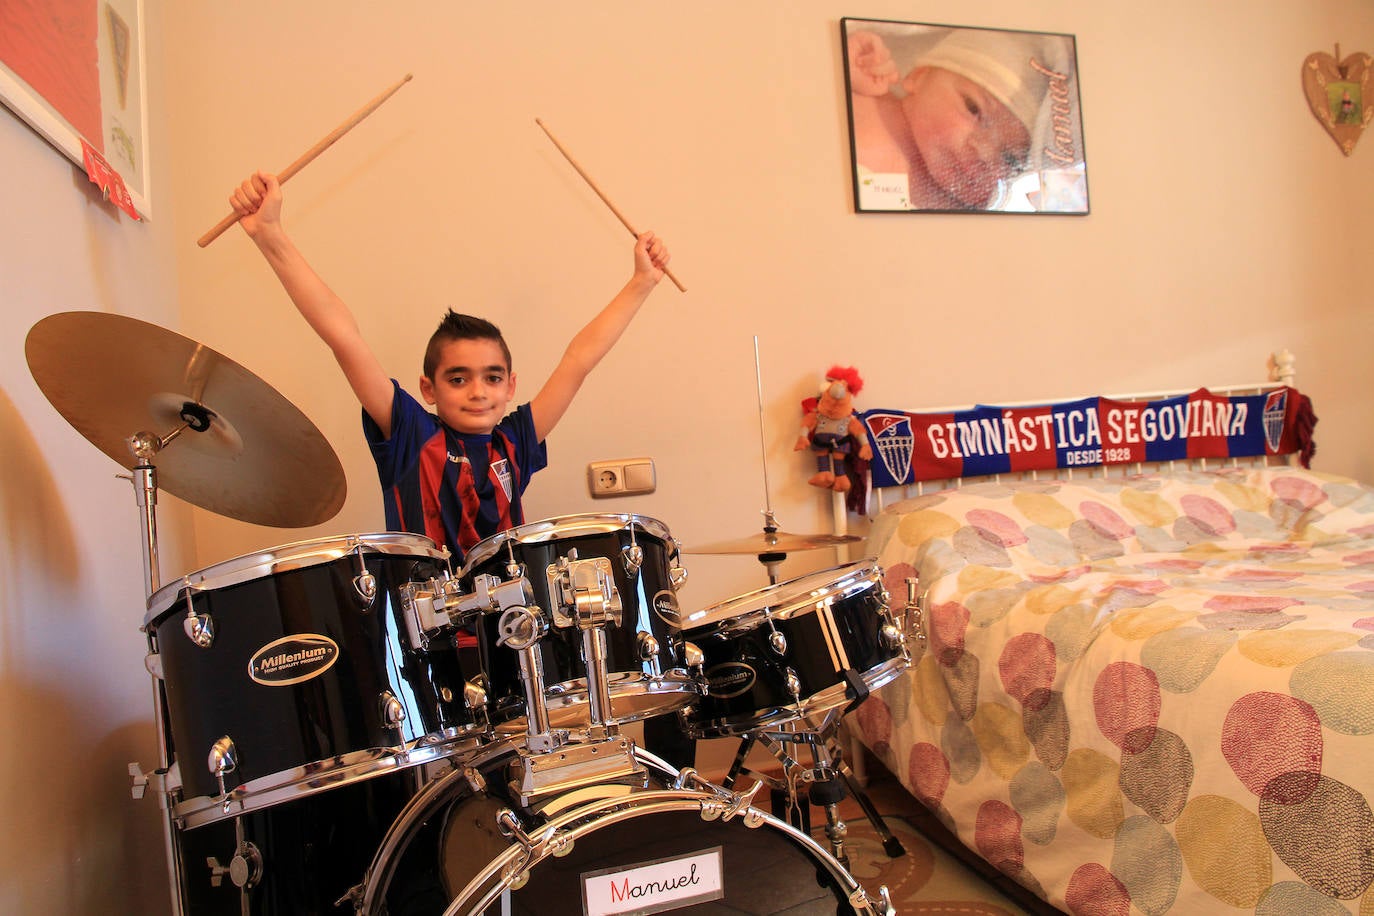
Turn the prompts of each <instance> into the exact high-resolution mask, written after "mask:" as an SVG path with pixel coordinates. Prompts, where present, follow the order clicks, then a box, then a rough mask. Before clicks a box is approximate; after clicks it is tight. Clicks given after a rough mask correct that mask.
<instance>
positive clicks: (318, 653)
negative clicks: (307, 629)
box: [248, 633, 339, 687]
mask: <svg viewBox="0 0 1374 916" xmlns="http://www.w3.org/2000/svg"><path fill="white" fill-rule="evenodd" d="M338 658H339V645H338V643H336V642H334V640H332V639H330V638H329V637H328V636H321V635H319V634H318V633H301V634H297V635H295V636H286V637H283V638H281V639H276V640H273V641H272V642H269V643H268V644H267V645H265V646H263V647H262V648H261V649H259V650H258V651H256V652H254V653H253V657H252V658H250V659H249V660H248V676H249V677H250V678H252V679H253V681H254V682H256V683H258V684H262V685H263V686H266V687H286V686H288V685H290V684H299V683H301V682H302V681H308V680H310V679H311V678H314V677H319V676H320V675H321V674H324V673H325V672H326V671H328V670H329V669H330V667H332V666H333V664H334V662H335V661H337V660H338Z"/></svg>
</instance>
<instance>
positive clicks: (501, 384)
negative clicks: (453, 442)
mask: <svg viewBox="0 0 1374 916" xmlns="http://www.w3.org/2000/svg"><path fill="white" fill-rule="evenodd" d="M420 393H421V394H423V395H424V397H425V401H426V403H429V404H432V405H434V408H435V410H436V411H437V412H438V414H439V419H441V420H443V421H444V422H445V423H447V424H448V425H449V426H451V427H452V428H454V429H456V430H457V431H458V432H460V433H481V434H485V433H490V432H491V431H492V430H493V429H495V428H496V424H497V423H500V422H501V418H502V417H504V416H505V415H506V405H507V404H509V403H510V399H511V398H512V397H513V396H514V395H515V375H514V374H513V373H512V372H511V371H510V366H509V365H508V364H507V363H506V357H505V354H504V353H502V352H501V345H500V344H498V343H497V342H496V341H494V340H487V339H480V340H450V341H448V342H447V343H445V344H444V345H443V346H442V347H441V348H440V350H439V361H438V364H437V368H436V369H435V370H434V378H432V379H430V378H425V377H424V376H421V377H420Z"/></svg>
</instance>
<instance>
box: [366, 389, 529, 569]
mask: <svg viewBox="0 0 1374 916" xmlns="http://www.w3.org/2000/svg"><path fill="white" fill-rule="evenodd" d="M392 384H393V385H394V386H395V389H396V392H395V396H394V398H393V399H392V405H391V437H390V438H389V439H388V438H383V437H382V435H381V430H380V429H379V428H378V426H377V424H376V423H374V422H373V421H372V418H371V417H369V416H368V415H367V412H366V411H364V412H363V432H364V434H365V435H366V437H367V442H368V446H369V447H370V448H371V450H372V459H373V460H374V461H375V462H376V464H377V476H378V479H379V481H380V483H381V486H382V501H383V504H384V508H385V511H386V526H387V528H388V529H389V530H392V531H408V532H411V533H412V534H421V535H424V536H425V537H428V538H429V539H430V540H432V541H434V543H436V544H438V545H439V546H441V547H443V546H447V547H448V549H449V550H450V551H451V552H452V554H453V561H452V562H453V565H454V568H455V569H457V568H458V567H460V566H461V565H462V563H463V557H464V556H465V554H466V553H467V551H468V550H470V549H471V548H472V547H473V545H475V544H477V543H478V542H479V541H481V540H482V539H483V538H486V537H490V536H491V535H493V534H496V533H497V532H499V531H505V530H507V529H508V528H513V527H515V526H517V525H521V524H524V521H525V518H524V511H523V509H522V507H521V496H522V494H523V493H524V492H525V487H526V486H528V485H529V479H530V477H531V475H533V474H534V473H535V472H536V471H539V470H541V469H543V468H544V467H545V466H547V464H548V450H547V446H546V445H545V444H544V443H543V442H539V441H537V439H536V438H535V432H534V417H533V414H532V413H531V411H530V406H529V404H522V405H520V406H519V407H517V408H516V409H515V410H514V411H513V412H512V413H510V414H508V415H507V416H506V417H505V418H504V419H503V420H502V421H501V422H500V423H499V424H498V425H497V427H496V429H495V430H493V431H492V433H491V434H490V435H473V434H468V433H460V432H457V431H455V430H453V429H450V428H449V427H448V426H445V425H444V423H443V422H442V421H441V420H440V419H439V418H438V417H437V416H435V415H434V414H432V413H430V412H429V411H428V410H426V409H425V408H424V407H423V406H422V405H421V404H420V402H419V401H417V400H415V398H413V397H412V396H411V395H410V394H408V393H407V392H406V391H404V390H403V389H402V388H401V386H400V384H399V383H397V382H396V381H395V380H394V379H393V380H392Z"/></svg>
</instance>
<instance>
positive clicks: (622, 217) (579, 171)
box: [534, 118, 687, 293]
mask: <svg viewBox="0 0 1374 916" xmlns="http://www.w3.org/2000/svg"><path fill="white" fill-rule="evenodd" d="M534 123H536V124H538V125H539V127H540V129H541V130H543V131H544V133H546V134H548V137H549V139H550V140H552V141H553V145H554V146H556V147H558V151H559V152H560V153H562V154H563V158H564V159H566V160H568V164H569V165H571V166H572V167H573V168H574V169H576V170H577V174H579V175H581V176H582V180H583V181H585V182H586V183H587V184H588V185H589V186H590V187H591V189H592V190H593V191H595V192H596V196H597V197H600V198H601V202H602V203H604V204H605V205H606V206H608V207H610V208H611V212H612V213H614V214H615V215H616V218H617V219H619V220H620V222H621V223H622V224H624V226H625V228H626V229H629V230H630V235H633V236H634V237H635V238H639V233H638V232H637V231H636V230H635V227H634V226H632V225H630V221H629V220H628V219H626V218H625V214H623V213H621V212H620V210H619V209H618V208H617V207H616V205H615V204H613V203H611V199H610V198H609V197H607V196H606V195H605V193H604V192H602V190H601V189H600V188H599V187H597V186H596V182H595V181H592V176H590V175H588V174H587V173H586V171H584V170H583V168H582V166H580V165H578V164H577V160H576V159H574V158H573V157H572V154H571V153H569V152H568V151H567V150H566V149H564V148H563V144H561V143H559V142H558V138H557V137H555V136H554V135H553V131H551V130H549V129H548V127H546V126H545V125H544V122H543V121H541V120H539V119H538V118H535V119H534ZM663 275H664V276H666V277H667V278H668V279H669V280H672V281H673V285H674V286H676V287H677V288H678V291H679V292H684V293H685V292H687V287H685V286H683V285H682V281H681V280H679V279H678V278H677V277H675V276H673V272H672V271H671V270H668V269H667V268H666V267H665V268H664V269H663Z"/></svg>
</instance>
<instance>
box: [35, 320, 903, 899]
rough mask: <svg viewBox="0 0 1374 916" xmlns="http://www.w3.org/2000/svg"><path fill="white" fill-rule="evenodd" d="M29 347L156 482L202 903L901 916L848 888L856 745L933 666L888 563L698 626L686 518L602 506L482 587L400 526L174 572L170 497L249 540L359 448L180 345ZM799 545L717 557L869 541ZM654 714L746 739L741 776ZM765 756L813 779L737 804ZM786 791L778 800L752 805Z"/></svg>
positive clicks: (566, 521)
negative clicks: (886, 580)
mask: <svg viewBox="0 0 1374 916" xmlns="http://www.w3.org/2000/svg"><path fill="white" fill-rule="evenodd" d="M26 355H27V358H28V362H29V366H30V370H31V372H32V374H33V376H34V378H35V379H36V381H37V382H38V384H39V387H40V388H41V389H42V390H43V392H44V394H45V395H46V396H47V397H48V399H49V401H51V402H52V404H53V406H54V407H55V408H56V409H57V410H58V412H59V413H61V414H62V415H63V416H64V417H65V418H66V419H67V420H68V421H69V422H70V423H71V424H72V425H73V426H74V427H75V428H76V429H77V431H78V432H80V433H81V434H82V435H84V436H85V437H86V438H87V439H89V440H90V441H91V442H92V443H93V444H95V445H96V446H97V447H99V448H100V449H101V450H102V451H104V452H105V453H106V454H107V455H109V456H110V457H111V458H113V459H115V460H116V461H117V462H119V463H120V464H121V465H123V466H124V467H125V468H126V469H127V470H129V471H130V472H131V473H130V475H129V478H130V479H131V480H132V482H133V485H134V491H135V496H136V502H137V505H138V507H139V510H140V519H141V523H142V535H143V537H142V541H143V543H142V547H143V555H144V573H145V579H146V584H147V609H146V615H145V616H144V618H143V624H142V629H143V632H144V633H145V635H146V637H147V645H148V654H147V657H146V660H145V664H146V667H147V669H148V671H149V673H150V675H151V682H152V686H153V711H154V724H155V728H156V733H157V737H158V755H159V760H158V765H157V766H156V767H155V768H154V769H152V770H151V771H149V772H144V771H143V768H142V767H141V766H139V765H138V764H131V765H130V775H131V776H132V777H133V782H134V786H133V791H134V796H135V797H136V798H138V797H143V796H144V795H145V794H151V795H152V796H153V797H154V798H156V799H158V800H159V803H160V808H161V812H162V815H163V826H164V831H163V832H164V839H165V845H166V852H167V855H168V865H169V877H170V882H171V896H172V904H173V912H174V913H177V914H180V913H197V914H199V913H208V914H221V913H223V914H229V913H235V914H261V916H268V914H271V916H275V914H286V913H291V914H302V913H346V912H350V911H352V912H354V913H358V914H381V913H386V914H391V916H400V914H441V913H442V914H459V913H469V914H471V913H482V914H486V913H491V914H495V913H529V914H533V913H539V914H557V913H577V914H612V913H632V912H633V913H645V912H663V911H668V910H677V909H682V910H683V911H684V912H702V913H706V912H730V913H755V914H765V913H767V914H772V913H783V912H786V913H803V912H805V913H822V912H825V913H853V914H871V916H891V914H893V913H894V912H895V911H894V910H893V909H892V905H891V902H890V901H889V900H888V896H887V891H886V889H885V888H883V889H881V890H880V891H879V892H878V893H876V894H870V893H869V892H868V891H866V890H865V889H864V888H863V887H862V886H861V885H860V884H859V882H858V881H857V880H856V879H855V878H854V876H853V875H852V874H851V873H850V871H849V869H848V863H847V856H846V854H845V851H844V845H843V836H844V832H843V828H844V825H843V822H842V821H840V820H839V818H838V816H837V815H836V814H835V804H836V803H837V802H838V801H839V798H840V796H842V794H843V790H842V789H841V788H839V786H840V783H841V782H847V783H848V784H849V786H850V788H851V789H852V790H853V791H854V792H855V794H856V796H857V797H858V798H859V800H860V802H861V804H862V805H863V807H864V810H865V813H867V814H869V816H870V817H872V818H873V819H874V822H875V824H877V825H879V826H880V827H881V820H880V819H878V818H877V817H876V814H875V813H874V812H873V811H872V810H871V804H869V803H868V802H867V800H866V798H865V797H863V796H862V793H861V792H859V791H858V787H857V786H854V785H853V781H852V774H850V773H849V772H848V769H847V767H844V765H843V761H842V760H841V759H840V756H839V754H838V752H837V747H838V745H837V743H836V742H835V741H834V740H833V739H834V726H835V723H836V722H837V721H838V719H839V717H840V716H841V715H842V714H843V713H844V711H846V710H847V709H848V708H851V707H852V706H853V705H854V704H856V703H857V702H859V701H860V700H862V699H863V698H864V697H866V696H867V695H868V693H869V692H870V691H871V690H874V689H876V688H877V687H878V686H881V685H882V684H884V683H886V682H887V681H890V680H891V679H892V678H894V677H896V676H897V675H898V674H899V673H900V672H901V671H902V670H904V669H905V668H906V667H907V665H908V664H909V654H908V650H907V646H906V633H905V621H904V619H903V616H902V615H901V614H900V613H898V612H896V611H894V610H893V609H891V608H890V607H889V601H888V595H887V592H886V590H885V588H884V586H883V577H882V571H881V569H879V568H878V567H877V566H876V565H874V564H873V563H872V562H859V563H851V564H848V565H844V566H841V567H837V568H835V569H833V570H828V571H824V572H818V573H813V574H811V575H809V576H805V577H802V578H799V579H793V580H788V581H785V582H776V581H773V582H772V583H771V584H770V585H769V586H768V587H767V588H765V589H762V590H759V591H757V592H753V593H750V594H747V595H743V596H740V597H738V598H734V599H731V600H729V601H726V602H724V603H721V604H717V605H715V606H713V607H708V608H705V609H703V610H699V611H690V612H689V611H684V610H683V608H682V606H681V605H680V603H679V599H678V591H679V589H680V587H681V586H682V584H683V582H684V581H685V579H686V570H685V568H684V567H683V565H682V558H683V554H684V551H683V549H682V547H681V546H680V545H679V543H678V542H677V540H676V539H675V538H674V537H673V536H672V534H671V533H670V532H669V530H668V528H667V527H666V526H665V525H664V524H663V523H662V522H659V521H657V520H655V519H652V518H648V517H645V516H642V515H617V514H596V515H574V516H565V517H561V518H554V519H548V520H545V521H538V522H534V523H532V524H527V525H523V526H520V527H517V528H513V529H511V530H509V531H504V532H501V533H499V534H497V535H494V536H492V537H490V538H488V539H486V540H485V541H482V542H480V543H479V544H477V545H476V546H475V547H474V548H473V549H472V550H471V551H470V552H469V553H468V556H467V558H466V561H465V563H464V565H463V566H462V567H461V568H460V569H454V568H452V565H451V563H450V557H449V554H448V552H447V551H446V550H442V549H439V548H436V546H435V545H434V544H433V542H431V541H430V540H428V539H427V538H424V537H420V536H417V535H412V534H405V533H397V532H385V533H374V534H357V535H348V536H340V537H325V538H316V539H312V540H304V541H299V542H297V543H292V544H286V545H283V546H279V547H274V548H271V549H267V550H262V551H259V552H257V553H252V554H248V555H245V556H241V557H237V558H235V559H231V560H228V561H226V562H221V563H217V564H214V565H212V566H208V567H205V568H203V569H200V570H197V571H194V572H191V573H189V574H187V575H184V576H182V577H181V578H179V579H177V580H175V581H170V582H168V583H166V584H163V583H162V582H161V580H160V571H159V568H158V553H157V533H156V502H157V492H158V489H159V487H163V488H165V489H167V490H168V491H169V492H172V493H174V494H175V495H177V496H179V497H181V498H183V499H185V500H187V501H188V502H191V503H193V504H195V505H198V506H201V507H202V508H206V509H209V510H211V511H213V512H217V513H221V514H224V515H228V516H230V517H233V518H237V519H240V520H244V521H249V522H254V523H258V524H264V525H272V526H278V527H306V526H309V525H316V524H321V523H323V522H324V521H327V520H328V519H329V518H332V517H333V515H334V514H335V513H336V512H337V511H338V509H339V507H340V506H341V505H342V502H343V494H344V483H343V472H342V468H341V466H340V465H339V462H338V459H337V457H336V456H335V454H334V452H333V450H332V448H331V447H330V446H329V445H328V443H327V441H326V440H325V439H324V438H323V436H322V435H321V434H320V433H319V432H318V430H316V429H315V427H314V426H313V424H311V423H310V421H309V420H308V419H307V418H306V417H305V416H304V415H302V414H301V413H300V412H299V411H297V410H296V409H295V408H294V407H293V406H291V405H290V403H289V402H287V401H286V400H285V399H283V398H282V397H281V396H280V395H279V394H277V393H276V392H275V391H273V390H272V389H271V388H270V387H269V386H268V385H266V384H265V383H263V382H261V381H260V380H258V379H257V378H256V377H255V376H253V374H252V373H250V372H248V371H247V370H245V369H243V368H242V367H240V366H238V365H237V364H236V363H234V362H233V361H232V360H229V359H227V358H226V357H224V356H222V355H220V354H218V353H216V352H214V351H213V350H211V349H209V348H207V347H205V346H203V345H201V344H198V343H196V342H194V341H191V340H189V339H187V338H184V337H181V336H179V335H176V334H174V333H172V332H170V331H167V330H165V329H162V328H160V327H158V326H156V325H151V324H147V323H145V322H140V321H137V320H135V319H130V318H125V317H121V316H115V315H109V314H102V313H90V312H67V313H61V314H58V315H53V316H50V317H48V318H46V319H43V320H42V321H40V322H39V323H38V324H36V325H35V326H34V327H33V328H32V329H31V331H30V333H29V336H28V339H27V341H26ZM78 367H79V370H80V371H76V370H77V369H78ZM102 369H103V370H105V371H101V370H102ZM111 379H115V380H116V381H115V382H113V383H111V381H110V380H111ZM769 526H771V529H772V530H771V531H770V530H769V529H768V526H766V528H765V532H764V534H763V536H762V537H757V538H753V537H751V538H745V539H742V540H740V541H737V542H725V543H721V544H715V545H706V546H704V547H703V548H700V549H698V550H695V551H691V552H696V553H739V554H752V555H755V556H758V557H759V559H760V560H761V561H763V562H765V564H768V563H770V562H771V563H773V564H776V563H777V562H779V561H780V557H779V555H782V556H785V554H786V553H787V552H788V551H790V550H802V549H814V548H815V547H820V546H834V545H835V544H836V543H839V542H842V540H841V541H836V540H833V539H831V538H826V537H819V538H814V539H808V538H805V537H799V536H795V535H786V534H784V533H781V532H779V531H778V530H777V528H776V525H774V524H773V523H772V520H771V514H770V515H769ZM775 569H776V565H774V566H770V571H772V570H775ZM627 723H646V724H655V725H658V726H662V725H663V724H664V723H671V727H672V728H673V729H675V730H680V731H681V732H682V734H683V735H684V736H685V737H688V738H690V739H698V738H732V739H739V740H740V742H741V748H740V752H739V754H738V756H737V759H736V761H735V763H734V765H733V766H732V768H731V771H730V773H729V776H728V777H727V779H726V780H725V781H724V783H723V784H716V783H713V782H711V781H710V780H708V779H706V778H704V777H703V776H702V775H701V774H700V773H698V772H697V771H696V770H695V769H693V768H691V767H678V766H675V765H674V764H672V763H669V762H668V761H667V760H665V759H663V757H660V756H659V755H658V754H656V753H654V752H652V751H651V750H650V749H647V748H645V747H642V746H640V744H639V743H637V742H636V741H634V740H632V739H631V738H630V737H629V736H628V735H627V734H625V733H624V731H623V728H622V727H623V726H624V725H626V724H627ZM760 742H761V743H762V744H763V746H765V747H766V748H768V749H769V750H771V751H773V753H774V755H775V756H776V757H777V759H778V760H779V762H780V763H781V764H782V767H783V777H782V778H781V779H778V778H776V777H774V776H770V775H768V774H753V775H755V776H756V777H757V778H756V779H755V780H754V781H753V783H752V784H751V786H750V787H749V789H748V790H747V791H743V792H741V791H737V790H736V788H735V783H736V782H737V780H738V778H739V776H740V775H741V774H742V773H744V772H745V769H744V760H745V757H746V755H747V753H748V750H749V748H750V747H753V746H754V745H756V744H758V743H760ZM801 748H806V749H809V750H810V751H811V753H812V761H813V762H812V765H810V766H807V765H805V764H803V763H800V762H799V760H798V758H799V757H801V756H802V755H801V753H800V751H799V749H801ZM765 786H766V787H769V789H770V792H771V794H772V795H773V806H772V810H771V812H770V811H766V810H764V809H763V808H761V807H757V806H755V804H754V801H755V798H756V796H757V795H758V793H759V791H760V789H762V788H764V787H765ZM808 801H809V802H811V803H815V804H821V805H824V806H825V807H826V811H827V819H828V823H827V828H826V832H827V835H828V837H829V839H830V844H829V847H830V848H828V849H827V848H826V847H824V846H822V845H821V844H819V843H817V842H816V841H815V840H814V839H813V838H812V836H811V832H810V829H809V821H806V820H805V819H804V818H802V817H799V816H798V812H799V811H800V812H805V810H806V809H807V802H808ZM886 838H890V834H887V835H886ZM891 842H893V843H895V840H894V841H891ZM892 851H893V850H892V849H891V847H889V852H890V853H891V852H892ZM897 851H898V852H900V847H899V846H898V847H897Z"/></svg>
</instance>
